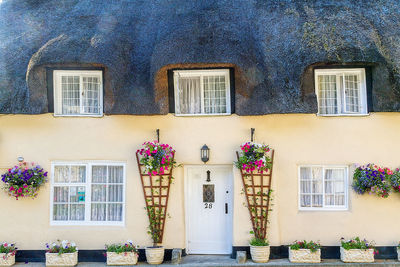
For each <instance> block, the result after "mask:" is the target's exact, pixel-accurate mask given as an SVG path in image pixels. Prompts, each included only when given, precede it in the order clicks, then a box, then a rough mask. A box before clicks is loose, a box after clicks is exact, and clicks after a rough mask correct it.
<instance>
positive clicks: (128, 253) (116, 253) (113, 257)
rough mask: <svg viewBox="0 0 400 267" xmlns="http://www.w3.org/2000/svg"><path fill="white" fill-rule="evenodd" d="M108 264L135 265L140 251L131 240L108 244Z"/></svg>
mask: <svg viewBox="0 0 400 267" xmlns="http://www.w3.org/2000/svg"><path fill="white" fill-rule="evenodd" d="M106 250H107V265H135V264H136V263H137V261H138V257H139V252H138V250H137V246H135V245H133V242H132V241H131V240H128V241H127V242H126V243H125V244H111V245H106Z"/></svg>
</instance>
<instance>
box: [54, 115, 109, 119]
mask: <svg viewBox="0 0 400 267" xmlns="http://www.w3.org/2000/svg"><path fill="white" fill-rule="evenodd" d="M53 116H54V117H69V118H71V117H79V118H85V117H86V118H102V117H104V114H98V115H95V114H93V115H91V114H90V115H86V114H73V115H62V114H53Z"/></svg>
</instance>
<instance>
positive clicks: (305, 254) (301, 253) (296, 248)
mask: <svg viewBox="0 0 400 267" xmlns="http://www.w3.org/2000/svg"><path fill="white" fill-rule="evenodd" d="M289 260H290V262H303V263H318V262H321V245H320V244H319V243H316V242H313V241H309V242H307V241H306V240H304V241H295V242H293V244H291V245H289Z"/></svg>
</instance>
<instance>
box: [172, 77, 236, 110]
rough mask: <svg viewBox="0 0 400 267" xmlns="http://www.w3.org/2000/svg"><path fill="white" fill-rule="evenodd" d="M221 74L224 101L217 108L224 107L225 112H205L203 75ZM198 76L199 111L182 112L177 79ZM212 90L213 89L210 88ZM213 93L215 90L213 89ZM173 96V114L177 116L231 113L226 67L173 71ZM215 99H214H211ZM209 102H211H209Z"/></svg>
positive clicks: (228, 79)
mask: <svg viewBox="0 0 400 267" xmlns="http://www.w3.org/2000/svg"><path fill="white" fill-rule="evenodd" d="M217 76H223V77H224V79H225V103H224V104H223V105H218V108H221V106H222V107H225V109H226V112H215V113H211V112H210V113H207V112H206V109H205V102H206V99H205V97H204V95H205V88H204V86H205V85H204V79H205V77H214V79H215V77H217ZM195 77H199V79H200V110H201V112H200V113H197V112H195V113H193V112H191V113H183V112H181V111H182V107H181V106H180V96H179V94H180V87H179V85H180V84H179V80H180V78H195ZM214 88H215V87H214ZM210 91H213V90H210ZM214 93H215V90H214ZM174 97H175V115H178V116H204V115H205V116H213V115H229V114H231V105H230V103H231V95H230V78H229V70H228V69H215V70H179V71H174ZM213 100H215V99H213ZM210 103H211V102H210Z"/></svg>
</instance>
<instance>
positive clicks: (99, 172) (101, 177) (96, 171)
mask: <svg viewBox="0 0 400 267" xmlns="http://www.w3.org/2000/svg"><path fill="white" fill-rule="evenodd" d="M106 182H107V166H93V167H92V183H106Z"/></svg>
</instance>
